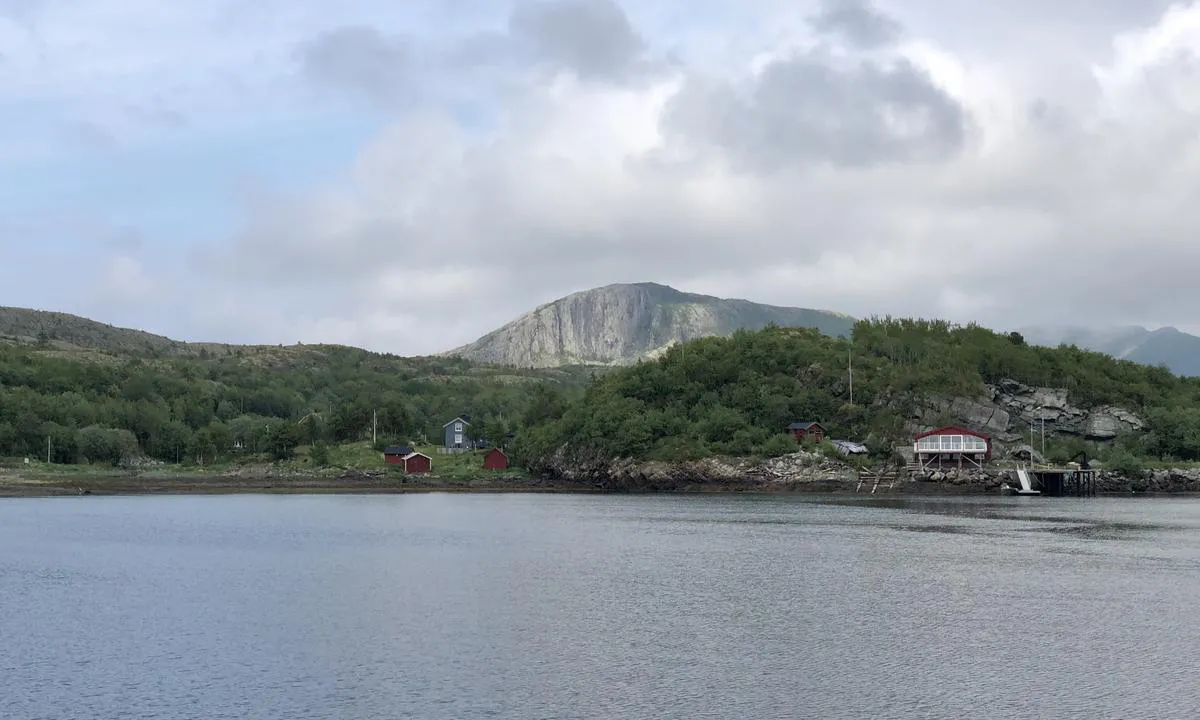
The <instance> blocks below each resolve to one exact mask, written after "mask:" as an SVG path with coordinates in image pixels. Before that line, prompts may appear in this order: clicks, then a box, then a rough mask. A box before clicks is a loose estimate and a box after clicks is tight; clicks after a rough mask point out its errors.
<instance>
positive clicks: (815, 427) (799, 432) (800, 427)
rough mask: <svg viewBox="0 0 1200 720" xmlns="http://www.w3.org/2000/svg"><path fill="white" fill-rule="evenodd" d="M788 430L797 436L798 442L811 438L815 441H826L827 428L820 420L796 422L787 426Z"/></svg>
mask: <svg viewBox="0 0 1200 720" xmlns="http://www.w3.org/2000/svg"><path fill="white" fill-rule="evenodd" d="M787 431H788V432H789V433H791V434H792V436H793V437H795V438H796V442H798V443H800V442H804V440H805V438H811V439H812V441H813V442H818V443H819V442H824V440H825V428H824V427H822V426H821V423H819V422H794V423H792V424H791V425H788V426H787Z"/></svg>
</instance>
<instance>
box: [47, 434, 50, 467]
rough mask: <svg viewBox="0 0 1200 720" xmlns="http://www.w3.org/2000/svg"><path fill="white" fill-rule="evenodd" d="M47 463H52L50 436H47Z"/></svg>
mask: <svg viewBox="0 0 1200 720" xmlns="http://www.w3.org/2000/svg"><path fill="white" fill-rule="evenodd" d="M46 464H47V465H49V464H50V436H49V435H47V436H46Z"/></svg>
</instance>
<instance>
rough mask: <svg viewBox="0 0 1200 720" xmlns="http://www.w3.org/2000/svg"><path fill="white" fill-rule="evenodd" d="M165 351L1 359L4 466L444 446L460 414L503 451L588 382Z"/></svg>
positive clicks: (328, 355) (11, 347)
mask: <svg viewBox="0 0 1200 720" xmlns="http://www.w3.org/2000/svg"><path fill="white" fill-rule="evenodd" d="M125 337H130V336H125ZM133 337H137V336H133ZM151 337H153V336H151ZM76 339H77V340H79V339H81V338H76ZM83 340H86V338H84V339H83ZM91 342H93V343H99V342H107V341H101V340H99V339H97V337H96V336H93V340H92V341H91ZM128 347H129V346H128V345H127V344H122V348H128ZM169 347H170V346H163V345H159V344H151V345H149V346H147V345H136V346H135V347H133V348H132V349H123V350H120V351H112V350H98V349H95V350H84V349H80V348H79V347H78V346H75V347H74V349H63V348H62V347H56V346H54V345H53V344H52V343H46V342H44V341H42V342H35V343H34V344H32V345H29V344H8V345H0V457H21V456H26V457H28V456H33V457H35V458H44V457H45V455H46V453H47V452H48V451H49V453H50V454H51V459H52V460H53V461H54V462H58V463H76V462H104V463H109V462H113V463H115V462H118V461H121V460H128V459H130V458H137V457H141V456H148V457H149V458H152V459H157V460H161V461H165V462H190V461H199V460H204V459H207V460H210V461H211V460H212V459H213V458H214V457H228V456H231V455H234V454H250V453H253V454H266V455H270V456H275V457H279V458H282V457H287V456H289V455H290V454H291V453H292V452H293V449H294V448H295V447H296V446H297V445H301V444H305V445H314V444H315V445H321V444H337V443H348V442H355V441H361V440H364V439H370V438H371V437H372V427H373V426H374V428H375V429H376V434H377V436H378V438H379V440H380V442H381V443H382V442H410V441H414V442H415V441H420V440H421V439H422V438H427V439H429V440H430V441H436V439H437V438H440V432H441V427H442V424H443V423H444V422H446V421H447V420H449V419H451V418H453V417H454V416H455V415H459V414H470V415H471V416H472V426H473V428H474V429H475V430H476V432H477V433H478V434H490V435H493V436H496V437H500V436H505V435H507V433H508V432H509V431H510V429H513V428H516V427H518V426H519V425H520V424H521V423H522V422H524V421H525V419H526V418H531V419H533V420H536V419H538V418H540V417H542V415H544V414H545V413H546V410H545V409H544V408H545V407H550V408H553V407H555V406H557V405H558V404H561V403H562V402H563V399H562V398H563V397H567V396H570V394H571V393H574V392H578V391H579V388H581V387H582V386H583V384H584V383H586V382H587V381H588V379H589V377H590V371H584V370H581V369H578V368H575V369H571V368H565V369H555V370H541V371H520V370H512V369H504V368H494V367H481V366H478V365H475V364H473V363H471V362H468V361H466V360H462V359H459V358H401V357H396V356H393V355H382V354H377V353H371V352H367V351H365V350H357V349H353V348H346V347H337V346H316V345H313V346H290V347H258V348H236V347H235V348H230V349H229V352H228V353H223V354H214V353H209V352H197V353H196V354H191V353H181V354H180V353H175V354H172V353H169V352H166V351H167V350H169ZM148 351H149V352H151V353H152V354H157V353H158V352H160V351H161V352H163V356H161V357H147V356H146V355H145V352H148Z"/></svg>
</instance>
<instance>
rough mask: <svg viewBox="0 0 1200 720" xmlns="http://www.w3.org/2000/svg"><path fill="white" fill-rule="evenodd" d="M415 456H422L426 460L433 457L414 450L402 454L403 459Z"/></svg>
mask: <svg viewBox="0 0 1200 720" xmlns="http://www.w3.org/2000/svg"><path fill="white" fill-rule="evenodd" d="M415 457H423V458H425V459H426V460H432V459H433V458H431V457H429V456H428V455H426V454H425V453H421V452H416V451H413V452H410V453H409V454H407V455H405V456H404V459H405V460H411V459H413V458H415Z"/></svg>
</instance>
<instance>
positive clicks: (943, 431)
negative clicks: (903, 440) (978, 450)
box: [913, 425, 991, 441]
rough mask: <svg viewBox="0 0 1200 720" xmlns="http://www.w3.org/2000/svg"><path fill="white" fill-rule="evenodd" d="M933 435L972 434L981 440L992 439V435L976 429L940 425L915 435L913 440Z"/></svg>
mask: <svg viewBox="0 0 1200 720" xmlns="http://www.w3.org/2000/svg"><path fill="white" fill-rule="evenodd" d="M933 435H970V436H972V437H977V438H979V439H980V440H989V441H990V440H991V438H990V437H988V436H987V435H984V434H983V433H980V432H975V431H974V430H968V429H966V428H965V427H959V426H957V425H947V426H946V427H940V428H937V429H935V430H929V431H926V432H923V433H921V434H920V435H917V436H916V437H914V438H913V440H920V439H921V438H927V437H931V436H933Z"/></svg>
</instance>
